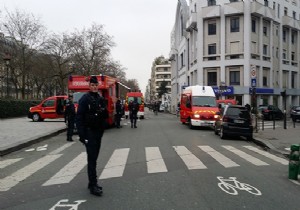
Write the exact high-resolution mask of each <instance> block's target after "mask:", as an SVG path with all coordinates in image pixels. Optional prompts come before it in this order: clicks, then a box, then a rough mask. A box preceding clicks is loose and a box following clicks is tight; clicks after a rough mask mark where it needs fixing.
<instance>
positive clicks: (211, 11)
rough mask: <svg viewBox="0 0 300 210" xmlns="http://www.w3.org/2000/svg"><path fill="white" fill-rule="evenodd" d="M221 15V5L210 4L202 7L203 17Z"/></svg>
mask: <svg viewBox="0 0 300 210" xmlns="http://www.w3.org/2000/svg"><path fill="white" fill-rule="evenodd" d="M220 15H221V6H220V5H215V6H209V7H203V8H202V17H203V18H213V17H220Z"/></svg>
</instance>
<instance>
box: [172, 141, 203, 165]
mask: <svg viewBox="0 0 300 210" xmlns="http://www.w3.org/2000/svg"><path fill="white" fill-rule="evenodd" d="M173 148H174V149H175V151H176V152H177V154H178V155H179V157H180V158H181V159H182V160H183V162H184V163H185V165H186V166H187V167H188V169H190V170H192V169H206V168H207V167H206V166H205V165H204V164H203V163H202V162H201V160H200V159H198V158H197V157H196V156H195V155H194V154H192V153H191V152H190V151H189V150H188V149H187V148H186V147H184V146H173Z"/></svg>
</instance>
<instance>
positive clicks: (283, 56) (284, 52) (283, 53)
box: [282, 50, 286, 60]
mask: <svg viewBox="0 0 300 210" xmlns="http://www.w3.org/2000/svg"><path fill="white" fill-rule="evenodd" d="M282 58H283V59H285V60H286V50H283V52H282Z"/></svg>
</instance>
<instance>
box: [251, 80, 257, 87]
mask: <svg viewBox="0 0 300 210" xmlns="http://www.w3.org/2000/svg"><path fill="white" fill-rule="evenodd" d="M251 87H256V78H252V79H251Z"/></svg>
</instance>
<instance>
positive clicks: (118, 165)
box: [99, 148, 130, 179]
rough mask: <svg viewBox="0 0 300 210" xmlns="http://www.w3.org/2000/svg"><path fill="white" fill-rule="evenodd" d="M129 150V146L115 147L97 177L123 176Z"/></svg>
mask: <svg viewBox="0 0 300 210" xmlns="http://www.w3.org/2000/svg"><path fill="white" fill-rule="evenodd" d="M129 150H130V149H129V148H123V149H116V150H115V151H114V152H113V154H112V155H111V157H110V159H109V160H108V162H107V164H106V166H105V167H104V170H103V171H102V173H101V175H100V177H99V179H107V178H113V177H121V176H123V172H124V169H125V165H126V162H127V158H128V154H129Z"/></svg>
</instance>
